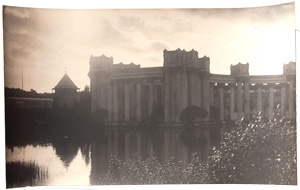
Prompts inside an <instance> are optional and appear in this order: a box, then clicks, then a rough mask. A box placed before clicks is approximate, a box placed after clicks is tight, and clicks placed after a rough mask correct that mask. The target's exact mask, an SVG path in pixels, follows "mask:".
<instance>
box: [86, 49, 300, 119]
mask: <svg viewBox="0 0 300 190" xmlns="http://www.w3.org/2000/svg"><path fill="white" fill-rule="evenodd" d="M295 68H296V64H295V63H294V62H290V63H288V64H285V65H284V67H283V70H284V71H283V75H263V76H252V75H249V64H248V63H247V64H241V63H238V64H237V65H231V74H230V75H217V74H211V73H210V59H209V57H206V56H204V57H202V58H199V57H198V52H197V51H195V50H191V51H185V50H180V49H177V50H175V51H167V50H164V63H163V67H150V68H141V67H140V65H135V64H133V63H130V64H128V65H126V64H123V63H120V64H113V58H112V57H106V56H105V55H102V56H99V57H94V56H91V57H90V71H89V77H90V82H91V84H90V86H91V96H92V97H91V99H92V112H94V111H96V110H97V109H100V108H103V109H107V110H108V113H109V114H108V122H110V123H120V122H121V123H123V122H141V121H143V120H147V119H148V118H149V117H150V115H151V113H152V110H153V108H154V107H156V106H162V107H163V108H164V121H165V123H170V124H176V123H179V116H180V113H181V112H182V111H183V109H184V108H186V107H187V106H190V105H197V106H199V107H202V108H204V109H206V110H207V111H208V113H209V116H208V117H207V119H206V120H221V121H226V120H237V119H241V118H242V117H245V118H246V119H248V118H249V117H250V116H251V114H253V113H254V112H258V111H262V112H263V114H264V116H266V117H268V118H273V113H274V110H275V109H276V106H277V104H280V105H281V107H282V110H281V111H282V112H283V114H285V115H286V116H287V117H289V118H295V108H296V106H295V105H296V103H295V78H296V72H295ZM212 107H214V110H217V112H218V113H217V114H216V113H213V114H212V113H210V109H211V108H212ZM210 114H211V116H210Z"/></svg>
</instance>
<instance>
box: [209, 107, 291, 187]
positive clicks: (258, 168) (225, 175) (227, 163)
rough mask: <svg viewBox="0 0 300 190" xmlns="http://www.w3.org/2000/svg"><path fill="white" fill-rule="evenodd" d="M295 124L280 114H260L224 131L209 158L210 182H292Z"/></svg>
mask: <svg viewBox="0 0 300 190" xmlns="http://www.w3.org/2000/svg"><path fill="white" fill-rule="evenodd" d="M296 165H297V164H296V126H295V124H294V123H292V122H291V121H290V120H288V119H286V118H285V117H282V116H281V115H280V111H278V112H276V113H275V118H274V119H272V120H269V121H264V120H263V119H262V115H261V114H257V115H255V116H254V117H253V118H252V119H250V121H249V122H243V121H241V122H239V123H238V124H237V127H236V128H235V129H233V130H232V131H231V132H230V133H225V135H224V141H223V143H221V145H220V148H219V149H216V148H214V149H213V150H212V152H211V155H210V157H209V168H208V172H209V175H210V179H209V180H210V183H231V184H296V183H297V176H296V174H297V171H296Z"/></svg>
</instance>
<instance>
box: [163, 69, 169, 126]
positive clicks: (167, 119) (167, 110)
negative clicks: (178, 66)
mask: <svg viewBox="0 0 300 190" xmlns="http://www.w3.org/2000/svg"><path fill="white" fill-rule="evenodd" d="M164 74H165V82H164V90H165V106H164V109H165V122H170V109H169V108H170V107H169V106H170V76H169V72H167V71H166V72H165V73H164Z"/></svg>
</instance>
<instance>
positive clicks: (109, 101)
mask: <svg viewBox="0 0 300 190" xmlns="http://www.w3.org/2000/svg"><path fill="white" fill-rule="evenodd" d="M112 95H113V92H112V85H111V83H108V85H107V111H108V121H109V122H111V121H112V117H113V113H112V112H113V107H112Z"/></svg>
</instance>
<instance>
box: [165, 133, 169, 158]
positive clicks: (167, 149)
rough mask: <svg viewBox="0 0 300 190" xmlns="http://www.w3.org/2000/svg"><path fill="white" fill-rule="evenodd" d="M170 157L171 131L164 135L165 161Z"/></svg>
mask: <svg viewBox="0 0 300 190" xmlns="http://www.w3.org/2000/svg"><path fill="white" fill-rule="evenodd" d="M169 157H170V130H168V129H167V130H165V133H164V159H168V158H169Z"/></svg>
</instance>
